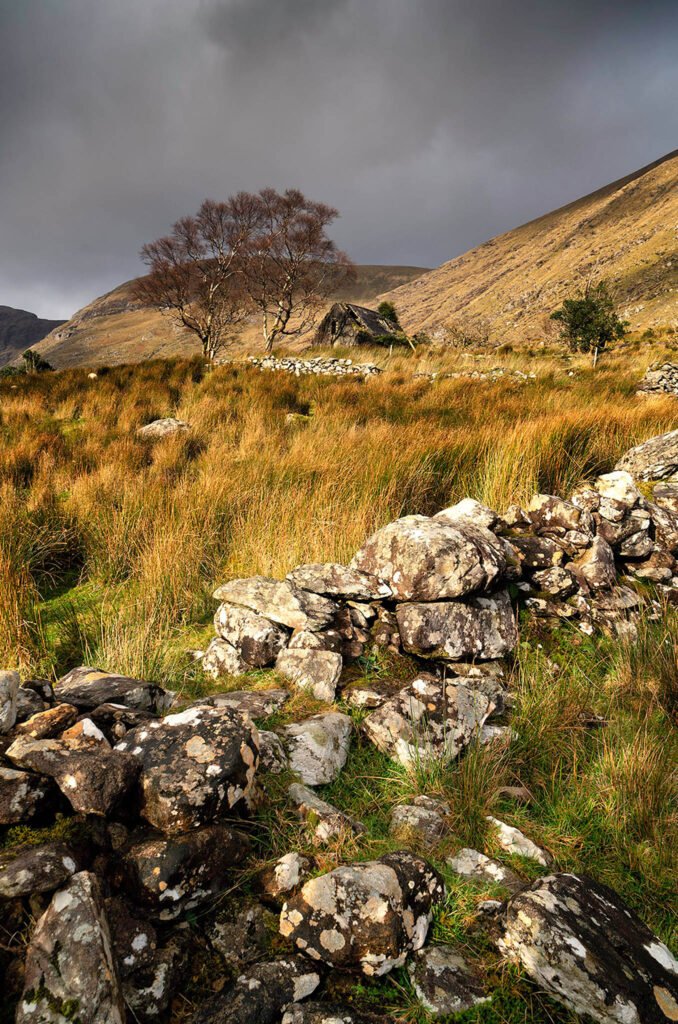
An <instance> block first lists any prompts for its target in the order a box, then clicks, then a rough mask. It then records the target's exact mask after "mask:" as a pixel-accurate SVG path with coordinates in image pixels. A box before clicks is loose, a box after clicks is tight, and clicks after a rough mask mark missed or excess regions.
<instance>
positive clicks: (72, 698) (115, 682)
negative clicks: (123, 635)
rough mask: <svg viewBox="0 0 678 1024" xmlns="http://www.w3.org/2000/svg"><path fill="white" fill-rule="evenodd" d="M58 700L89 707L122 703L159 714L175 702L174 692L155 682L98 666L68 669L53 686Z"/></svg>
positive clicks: (84, 707)
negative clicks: (122, 674) (119, 674)
mask: <svg viewBox="0 0 678 1024" xmlns="http://www.w3.org/2000/svg"><path fill="white" fill-rule="evenodd" d="M54 693H55V696H56V698H57V699H58V700H61V701H64V702H65V703H67V704H73V705H75V707H76V708H81V709H84V710H89V709H91V708H96V707H98V706H99V705H100V704H108V703H112V704H123V705H124V706H125V707H128V708H137V709H138V710H140V711H151V712H153V713H154V714H157V715H160V714H162V713H163V712H165V711H167V710H168V709H169V708H170V707H171V706H172V704H173V703H174V699H175V695H174V694H173V693H172V692H171V691H170V690H164V689H163V688H162V686H158V685H157V684H156V683H149V682H146V680H144V679H131V678H129V677H128V676H118V675H111V674H110V673H109V672H102V671H101V669H98V668H89V667H88V666H81V667H80V668H74V669H72V671H71V672H68V673H67V674H66V675H65V676H62V677H61V679H59V681H58V682H57V683H56V684H55V686H54Z"/></svg>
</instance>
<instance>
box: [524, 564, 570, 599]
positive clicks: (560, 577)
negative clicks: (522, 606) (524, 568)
mask: <svg viewBox="0 0 678 1024" xmlns="http://www.w3.org/2000/svg"><path fill="white" fill-rule="evenodd" d="M532 579H533V581H534V584H535V586H537V587H538V588H539V590H540V591H542V593H544V594H550V595H552V596H553V597H560V598H565V597H570V596H571V595H572V594H574V593H575V591H576V590H578V588H579V582H578V580H577V577H576V576H575V575H574V573H573V572H571V571H570V570H569V569H563V568H562V567H561V566H559V565H555V566H553V568H551V569H539V570H538V571H537V572H535V573H534V574H533V576H532Z"/></svg>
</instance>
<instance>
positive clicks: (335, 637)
mask: <svg viewBox="0 0 678 1024" xmlns="http://www.w3.org/2000/svg"><path fill="white" fill-rule="evenodd" d="M343 645H344V641H343V639H342V637H341V636H340V635H339V632H338V631H337V630H336V629H319V630H316V631H315V632H314V631H312V630H310V629H300V630H298V631H296V632H294V633H293V634H292V636H291V637H290V642H289V648H288V649H289V650H290V651H297V650H298V651H333V652H334V653H335V654H341V649H342V647H343Z"/></svg>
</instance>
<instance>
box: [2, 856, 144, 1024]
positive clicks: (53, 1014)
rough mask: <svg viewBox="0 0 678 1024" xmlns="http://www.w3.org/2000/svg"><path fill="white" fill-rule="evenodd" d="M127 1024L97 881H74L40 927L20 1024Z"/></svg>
mask: <svg viewBox="0 0 678 1024" xmlns="http://www.w3.org/2000/svg"><path fill="white" fill-rule="evenodd" d="M67 1020H70V1021H76V1020H77V1021H78V1022H79V1024H123V1022H124V1021H125V1020H126V1011H125V1003H124V1000H123V996H122V990H121V987H120V981H119V978H118V974H117V971H116V968H115V964H114V962H113V955H112V949H111V936H110V931H109V928H108V922H107V920H106V914H105V910H104V902H103V899H102V896H101V890H100V888H99V883H98V881H97V879H96V877H95V876H94V875H92V874H90V873H89V872H87V871H81V872H79V873H78V874H76V875H73V877H72V878H71V880H70V882H69V883H68V885H67V886H66V887H65V888H64V889H60V890H59V891H58V892H56V893H55V894H54V896H53V897H52V902H51V903H50V905H49V907H48V908H47V910H46V911H45V913H44V914H43V915H42V917H41V918H40V920H39V921H38V923H37V925H36V928H35V931H34V933H33V937H32V939H31V942H30V944H29V946H28V952H27V955H26V975H25V987H24V992H23V996H22V998H21V1000H20V1002H19V1007H18V1009H17V1015H16V1021H17V1024H63V1022H65V1021H67Z"/></svg>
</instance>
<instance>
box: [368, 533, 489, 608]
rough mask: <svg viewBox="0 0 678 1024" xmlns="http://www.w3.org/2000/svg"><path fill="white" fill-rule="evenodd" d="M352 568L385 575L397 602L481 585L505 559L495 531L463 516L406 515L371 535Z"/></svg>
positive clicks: (458, 592) (457, 594)
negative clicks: (446, 517) (450, 517)
mask: <svg viewBox="0 0 678 1024" xmlns="http://www.w3.org/2000/svg"><path fill="white" fill-rule="evenodd" d="M351 567H352V568H355V569H360V570H361V571H362V572H368V573H371V574H372V575H374V576H378V577H380V578H381V579H384V580H385V581H386V582H387V583H388V585H389V586H390V587H391V590H392V591H393V596H394V598H395V600H396V601H440V600H443V599H445V598H451V597H462V596H463V595H464V594H469V593H472V592H473V591H475V590H484V589H486V588H487V587H489V586H490V585H491V584H492V583H493V582H494V581H495V580H496V579H497V577H498V576H500V575H501V574H502V573H503V572H504V570H505V568H506V559H505V556H504V549H503V546H502V544H501V542H500V541H499V540H498V539H497V538H496V537H495V536H494V534H492V533H490V531H489V530H486V529H485V528H484V527H482V526H478V525H476V524H474V523H471V522H470V520H468V519H460V520H459V521H458V522H451V521H448V520H447V519H445V518H441V519H428V518H427V517H426V516H405V517H404V518H403V519H397V520H396V521H395V522H393V523H389V524H388V525H387V526H384V527H382V529H381V530H378V531H377V532H376V533H375V534H373V535H372V537H370V538H369V540H367V541H366V542H365V544H364V545H363V547H362V548H361V549H360V550H359V551H358V552H357V553H356V554H355V555H354V557H353V560H352V561H351Z"/></svg>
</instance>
